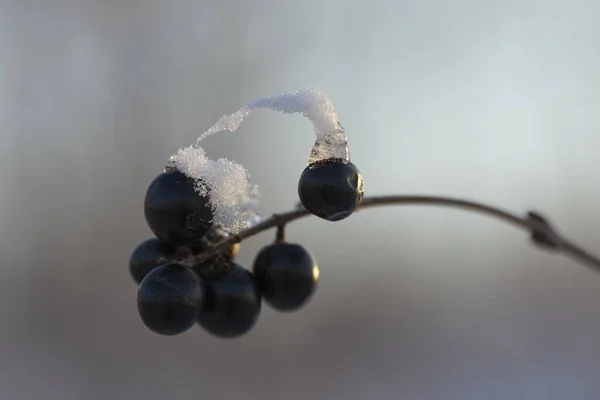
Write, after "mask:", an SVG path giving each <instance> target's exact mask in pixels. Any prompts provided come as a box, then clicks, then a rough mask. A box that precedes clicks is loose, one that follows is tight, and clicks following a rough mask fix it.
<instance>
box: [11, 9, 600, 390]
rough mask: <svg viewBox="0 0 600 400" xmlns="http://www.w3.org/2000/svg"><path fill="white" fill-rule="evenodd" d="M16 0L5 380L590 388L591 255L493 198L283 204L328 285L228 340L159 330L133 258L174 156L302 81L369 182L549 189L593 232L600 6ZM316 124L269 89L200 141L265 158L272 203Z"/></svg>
mask: <svg viewBox="0 0 600 400" xmlns="http://www.w3.org/2000/svg"><path fill="white" fill-rule="evenodd" d="M0 4H1V5H0V49H1V51H0V78H1V84H2V86H1V90H0V112H1V117H0V123H1V127H0V135H1V145H0V163H1V164H0V166H1V168H0V187H1V190H0V218H1V220H0V251H1V252H0V254H1V258H2V265H1V267H2V268H1V270H0V318H1V320H0V322H1V324H0V399H2V400H20V399H43V400H54V399H60V400H65V399H83V400H87V399H90V400H107V399H114V400H118V399H145V400H153V399H157V400H158V399H167V398H168V399H204V398H212V399H226V400H227V399H261V400H269V399H278V400H279V399H281V400H283V399H285V400H296V399H298V400H305V399H314V400H316V399H348V400H351V399H417V400H418V399H432V400H437V399H444V400H449V399H461V400H463V399H466V400H470V399H473V400H478V399H486V400H487V399H491V400H494V399H498V400H500V399H527V400H541V399H557V400H558V399H577V400H580V399H594V400H595V399H597V398H598V397H599V396H600V342H599V341H598V338H599V337H600V312H598V309H599V307H600V275H597V274H595V273H593V272H592V271H590V270H588V269H586V268H585V267H583V266H581V265H578V264H576V263H574V262H572V261H571V260H569V259H567V258H565V257H563V256H561V255H554V254H549V253H546V252H542V251H538V250H537V249H536V248H534V247H532V246H531V245H530V243H529V241H528V238H527V235H526V234H525V233H523V232H519V231H516V230H514V229H513V228H511V227H509V226H506V225H504V224H501V223H498V222H497V221H494V220H492V219H489V218H485V217H481V216H479V215H471V214H468V213H465V212H463V211H456V210H446V209H438V208H431V207H397V208H382V209H377V210H370V211H365V212H361V213H358V214H355V215H354V216H352V217H351V218H349V219H347V220H345V221H343V222H339V223H335V224H333V223H327V222H324V221H320V220H317V219H316V218H312V219H305V220H302V221H300V222H298V223H296V224H294V225H292V226H291V227H290V228H289V239H290V240H291V241H297V242H301V243H303V244H304V245H305V246H307V247H308V248H309V249H310V250H311V252H312V253H313V255H314V256H315V257H316V259H317V260H318V262H319V264H320V266H321V281H320V287H319V290H318V293H317V294H316V296H315V297H314V298H313V301H312V302H311V303H310V305H309V306H307V307H306V308H305V309H303V310H302V311H301V312H298V313H296V314H279V313H276V312H274V311H272V310H271V309H269V308H268V307H265V308H264V311H263V313H262V316H261V319H260V321H259V324H258V325H257V327H256V329H255V330H254V331H253V332H252V333H251V334H249V335H248V336H246V337H244V338H242V339H238V340H234V341H230V340H220V339H216V338H212V337H210V336H208V335H207V334H205V333H204V332H203V331H201V330H200V329H199V328H197V329H193V330H191V331H189V332H187V333H186V334H184V335H181V336H178V337H174V338H168V337H161V336H158V335H155V334H152V333H151V332H150V331H148V330H147V329H146V328H144V326H143V325H142V323H141V321H140V319H139V317H138V315H137V310H136V305H135V297H136V285H135V284H134V283H133V282H132V280H131V279H130V277H129V273H128V271H127V262H128V258H129V255H130V253H131V251H132V249H133V248H134V247H135V246H136V245H137V244H138V243H139V242H141V241H142V240H144V239H146V238H148V237H150V231H149V229H148V228H147V227H146V225H145V221H144V217H143V211H142V202H143V197H144V193H145V190H146V188H147V186H148V184H149V182H150V181H151V180H152V179H153V178H154V177H155V176H156V175H157V174H158V173H160V172H161V170H162V168H163V167H164V164H165V162H166V160H167V159H168V157H169V156H170V155H171V154H173V153H174V152H175V151H176V150H177V149H178V148H179V147H181V146H185V145H188V144H190V143H193V142H194V141H195V139H196V137H197V136H199V134H200V133H201V132H203V131H204V130H205V129H207V128H208V127H210V126H211V125H212V124H213V123H214V122H216V120H217V119H218V118H219V117H220V116H221V115H223V114H226V113H231V112H233V111H235V110H237V109H238V108H239V107H240V106H242V105H243V104H246V103H248V102H250V101H251V100H254V99H255V98H258V97H262V96H265V95H268V94H271V93H278V92H283V91H289V90H294V89H297V88H301V87H305V86H313V87H319V88H322V89H323V90H325V91H326V92H327V93H328V94H329V95H330V97H331V98H332V100H333V101H334V103H335V105H336V108H337V111H338V114H339V116H340V120H341V122H342V124H343V125H344V127H345V128H346V130H347V134H348V137H349V141H350V142H349V143H350V150H351V152H352V157H353V161H354V162H355V164H357V165H358V167H359V168H360V169H361V171H362V173H363V176H364V180H365V191H366V194H367V195H376V194H390V193H399V194H403V193H406V194H409V193H410V194H417V193H423V194H424V193H428V194H439V195H454V196H458V197H463V198H472V199H478V200H481V201H484V202H488V203H490V204H494V205H499V206H503V207H505V208H507V209H509V210H513V211H516V212H519V213H524V212H526V211H527V210H529V209H536V210H538V211H540V212H542V213H544V214H546V215H548V216H550V217H551V220H552V221H553V222H554V223H555V224H556V226H558V227H559V229H560V230H561V231H562V232H563V233H565V234H566V235H567V236H568V237H570V238H572V239H573V240H575V241H576V242H578V243H580V244H581V245H583V246H585V247H588V248H590V249H596V252H600V213H598V203H599V201H600V191H599V190H598V180H599V178H600V160H599V158H598V149H599V146H600V139H599V136H598V131H599V129H600V112H599V106H600V79H598V71H599V70H600V53H599V52H598V51H599V50H600V25H598V17H599V13H600V6H599V5H598V4H599V3H597V2H595V1H592V0H590V1H583V0H570V1H566V0H564V1H556V0H555V1H534V0H518V1H517V0H508V1H477V0H456V1H452V2H447V1H443V0H399V1H378V0H371V1H361V0H354V1H351V2H348V1H341V0H338V1H322V0H303V1H289V2H283V1H281V2H280V1H268V0H253V1H243V0H237V1H230V0H219V1H198V0H195V1H192V0H172V1H168V2H167V1H158V0H122V1H106V0H51V1H50V0H14V1H10V0H2V1H1V2H0ZM314 139H315V137H314V134H313V131H312V126H311V124H310V122H309V121H308V120H305V119H304V118H303V117H301V116H299V115H293V116H289V115H283V114H279V113H275V112H272V111H257V112H255V113H254V114H253V115H252V116H251V117H250V118H249V119H248V120H247V121H246V122H245V123H244V124H243V125H242V127H241V129H240V130H239V131H238V132H235V133H221V134H219V135H216V136H213V137H211V138H209V139H207V140H206V141H205V142H204V143H205V149H206V150H207V152H208V153H209V154H210V155H211V157H213V158H218V157H227V158H229V159H234V160H236V161H238V162H240V163H242V164H243V165H244V166H246V168H248V169H249V171H250V172H251V174H252V178H253V180H254V182H255V183H257V184H258V185H259V186H260V188H261V192H262V196H263V200H262V203H261V211H262V212H263V213H265V214H269V213H271V212H276V211H283V210H286V209H289V208H290V207H291V206H292V205H293V204H295V203H296V202H297V192H296V185H297V180H298V177H299V175H300V173H301V171H302V169H303V168H304V167H305V165H306V160H307V157H308V154H309V151H310V148H311V146H312V144H313V142H314ZM272 235H273V232H268V233H265V234H262V235H259V236H257V237H255V238H252V239H251V240H248V241H246V242H244V244H243V246H242V250H241V253H240V256H239V261H240V262H242V263H243V264H245V265H250V264H251V263H252V260H253V257H254V255H255V254H256V252H257V250H258V249H259V248H260V246H262V245H264V244H266V243H268V242H269V241H271V240H272V237H273V236H272Z"/></svg>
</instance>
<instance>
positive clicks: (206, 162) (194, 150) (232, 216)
mask: <svg viewBox="0 0 600 400" xmlns="http://www.w3.org/2000/svg"><path fill="white" fill-rule="evenodd" d="M167 166H168V167H170V168H175V169H177V170H178V171H180V172H181V173H183V174H184V175H186V176H188V177H190V178H192V179H194V181H195V182H196V190H197V191H198V193H199V194H200V195H206V194H209V198H210V203H211V206H212V209H213V212H214V219H213V221H214V222H217V223H220V224H222V225H223V227H224V228H225V229H227V230H228V231H230V232H232V233H237V232H239V231H240V230H241V229H244V228H247V227H249V226H251V225H253V224H255V223H257V222H260V219H261V217H260V215H259V214H258V213H257V212H256V207H257V203H258V191H257V187H256V186H255V185H252V184H251V182H250V175H249V174H248V171H246V169H245V168H244V167H243V166H242V165H240V164H238V163H236V162H235V161H229V160H227V159H225V158H220V159H218V160H216V161H215V160H211V159H209V158H208V157H207V156H206V152H205V151H204V149H202V148H201V147H199V146H189V147H184V148H181V149H179V151H178V152H177V153H176V154H174V155H173V156H172V157H171V159H170V160H169V163H168V165H167Z"/></svg>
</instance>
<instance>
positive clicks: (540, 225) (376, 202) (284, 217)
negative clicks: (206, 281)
mask: <svg viewBox="0 0 600 400" xmlns="http://www.w3.org/2000/svg"><path fill="white" fill-rule="evenodd" d="M391 205H432V206H444V207H454V208H461V209H463V210H466V211H472V212H476V213H480V214H484V215H487V216H489V217H493V218H496V219H499V220H502V221H504V222H506V223H508V224H510V225H512V226H514V227H516V228H520V229H523V230H524V231H526V232H528V233H529V234H530V235H531V239H532V240H533V242H534V243H535V244H537V245H538V246H540V247H542V248H545V249H547V250H553V251H558V252H562V253H564V254H565V255H568V256H570V257H572V258H574V259H576V260H578V261H580V262H582V263H584V264H586V265H587V266H589V267H591V268H592V269H593V270H594V271H596V272H600V259H599V258H598V257H596V256H594V255H592V254H590V253H589V252H587V251H586V250H584V249H582V248H581V247H579V246H578V245H575V244H574V243H572V242H570V241H569V240H567V239H565V238H563V237H562V236H561V235H559V234H558V232H557V231H556V230H554V228H552V226H551V225H550V224H549V223H548V222H547V220H546V219H545V218H544V217H542V216H541V215H540V214H539V213H536V212H532V211H531V212H529V213H528V214H527V215H526V216H525V217H520V216H518V215H515V214H512V213H510V212H507V211H504V210H502V209H499V208H496V207H492V206H488V205H485V204H482V203H478V202H475V201H470V200H462V199H456V198H451V197H437V196H373V197H365V198H364V199H363V201H362V203H361V205H360V207H359V208H358V210H357V211H361V210H363V209H366V208H371V207H378V206H391ZM309 215H311V214H310V213H309V212H308V211H307V210H305V209H296V210H292V211H288V212H285V213H281V214H274V215H273V216H271V217H270V218H267V219H265V220H263V221H262V222H261V223H259V224H257V225H254V226H252V227H251V228H248V229H245V230H243V231H241V232H239V233H238V234H237V235H232V236H230V237H229V238H227V239H225V240H222V241H220V242H219V243H216V244H214V245H212V246H211V247H210V248H209V249H207V250H205V251H204V252H202V253H200V254H198V255H196V256H193V257H192V259H191V260H189V261H190V262H192V263H194V264H199V263H204V262H206V261H208V260H210V259H211V258H213V257H215V256H217V255H219V254H222V253H223V252H225V251H226V250H227V249H228V248H229V247H230V246H231V245H233V244H235V243H239V242H241V241H242V240H244V239H247V238H249V237H251V236H254V235H257V234H259V233H261V232H263V231H266V230H268V229H271V228H275V227H278V229H279V230H280V232H281V233H282V232H283V227H285V225H286V224H288V223H290V222H292V221H295V220H297V219H300V218H303V217H306V216H309Z"/></svg>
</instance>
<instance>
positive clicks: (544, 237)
mask: <svg viewBox="0 0 600 400" xmlns="http://www.w3.org/2000/svg"><path fill="white" fill-rule="evenodd" d="M526 220H527V224H528V225H529V228H530V231H531V240H532V241H533V242H534V243H535V244H536V245H538V246H540V247H543V248H545V249H548V250H558V249H559V248H560V247H561V245H562V239H561V238H560V236H559V235H558V233H556V231H555V230H554V228H553V227H552V225H550V223H549V222H548V221H547V220H546V218H544V217H542V216H541V215H540V214H539V213H537V212H535V211H529V212H528V213H527V219H526Z"/></svg>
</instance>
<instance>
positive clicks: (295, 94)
mask: <svg viewBox="0 0 600 400" xmlns="http://www.w3.org/2000/svg"><path fill="white" fill-rule="evenodd" d="M257 108H268V109H270V110H274V111H281V112H283V113H286V114H294V113H302V114H303V115H304V116H305V117H306V118H308V119H309V120H310V121H311V122H312V123H313V126H314V130H315V134H316V135H317V138H322V137H324V136H326V135H331V134H342V135H343V134H344V128H342V126H341V125H340V122H339V120H338V116H337V113H336V111H335V108H334V106H333V102H332V101H331V99H330V98H329V96H327V95H326V94H325V92H323V91H322V90H319V89H312V88H304V89H299V90H294V91H292V92H287V93H280V94H275V95H271V96H267V97H263V98H261V99H258V100H255V101H253V102H252V103H250V104H247V105H245V106H243V107H242V108H240V109H239V110H238V111H236V112H235V113H233V114H231V115H224V116H222V117H221V118H220V119H219V120H218V121H217V123H216V124H214V125H213V126H212V127H210V128H209V129H208V130H207V131H205V132H204V133H203V134H202V136H200V137H199V138H198V142H200V141H201V140H203V139H204V138H205V137H207V136H209V135H212V134H213V133H217V132H220V131H230V132H235V131H236V130H237V129H238V128H239V126H240V124H241V123H242V121H243V120H244V118H246V117H247V116H248V115H250V113H252V111H253V110H255V109H257Z"/></svg>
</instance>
